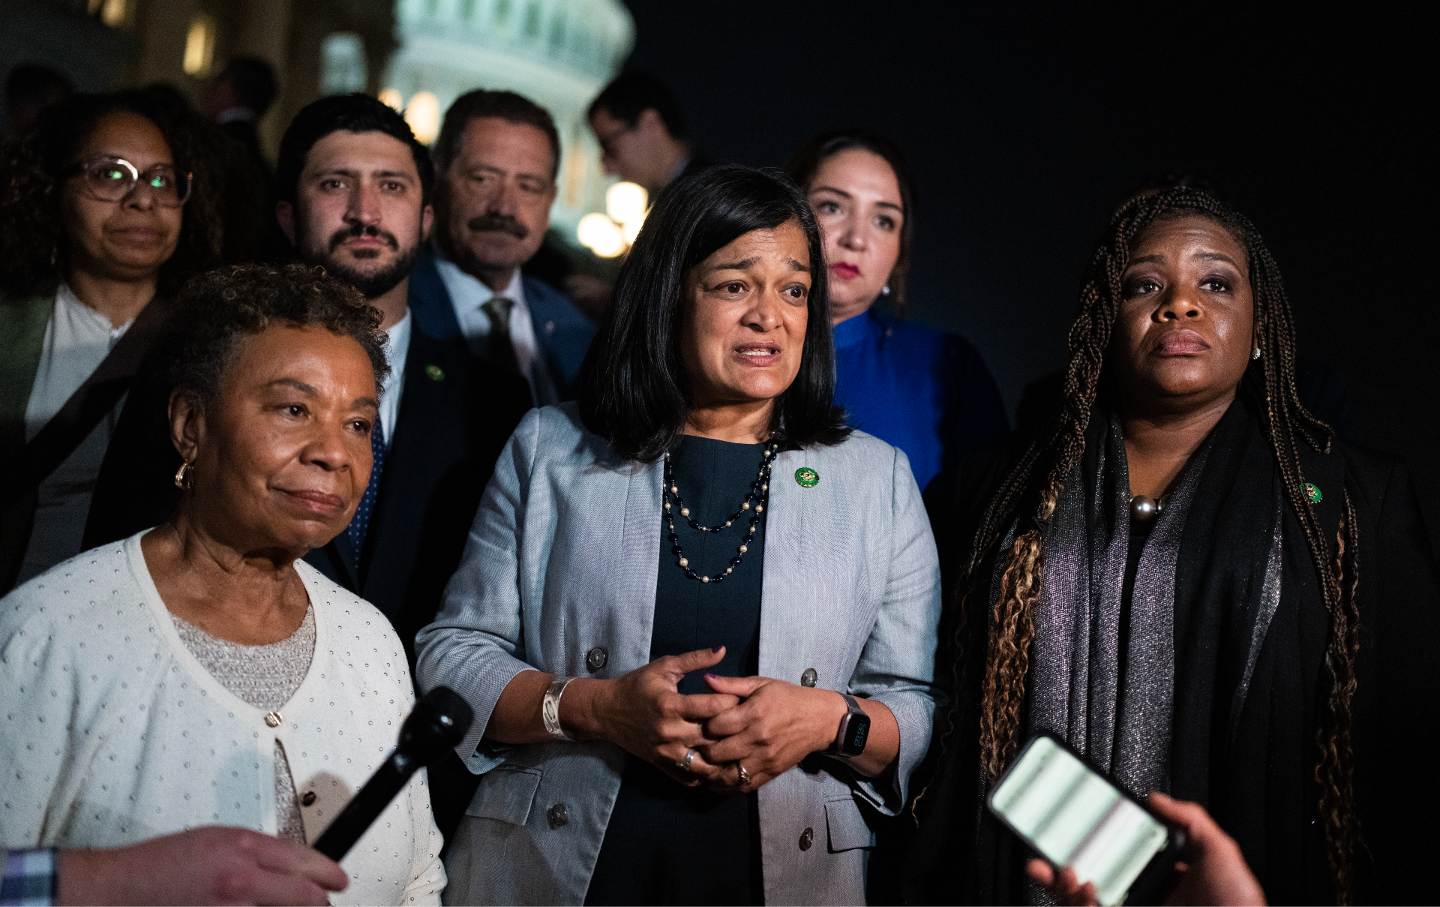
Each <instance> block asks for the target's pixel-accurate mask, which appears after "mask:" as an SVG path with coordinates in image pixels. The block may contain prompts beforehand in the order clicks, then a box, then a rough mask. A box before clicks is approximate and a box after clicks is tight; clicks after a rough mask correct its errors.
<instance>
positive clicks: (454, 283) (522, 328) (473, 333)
mask: <svg viewBox="0 0 1440 907" xmlns="http://www.w3.org/2000/svg"><path fill="white" fill-rule="evenodd" d="M435 267H436V269H437V270H438V271H439V272H440V280H441V282H442V283H444V284H445V291H446V292H448V293H449V294H450V304H451V305H452V306H454V307H455V320H456V321H458V322H460V333H461V334H464V335H465V339H466V341H467V342H469V344H470V348H471V349H472V350H474V351H475V352H476V353H477V354H478V355H481V356H484V355H486V354H487V353H488V352H489V349H490V316H489V315H487V314H485V309H484V305H485V303H487V302H489V301H490V300H491V299H494V298H495V297H497V296H498V297H501V298H504V299H509V300H511V301H513V302H514V303H515V305H514V307H513V308H511V310H510V346H511V347H512V348H513V349H514V350H515V364H516V365H517V366H518V367H519V369H520V374H521V375H523V376H524V377H525V380H526V381H527V382H528V383H529V384H530V398H531V400H533V401H534V402H535V404H536V405H537V406H543V405H545V404H546V403H555V402H557V398H556V395H555V391H554V387H555V382H554V380H553V379H552V378H551V375H550V372H549V370H548V369H547V368H546V367H545V357H544V356H542V355H541V354H540V344H539V342H538V341H537V340H536V339H535V321H534V319H532V318H531V317H530V307H529V306H528V305H527V304H526V302H525V285H524V283H523V282H522V281H521V279H520V269H519V268H516V269H515V273H514V274H512V275H511V276H510V283H509V284H508V285H507V286H506V287H505V288H504V289H503V290H501V291H500V292H498V293H497V292H495V291H494V290H492V289H490V288H489V287H488V286H486V285H485V283H484V282H483V281H481V280H480V279H479V278H478V277H474V276H472V275H470V274H467V273H466V272H465V271H463V270H462V269H461V268H460V266H459V265H457V264H456V263H455V262H453V261H451V260H450V259H448V258H446V257H445V253H444V252H442V251H440V249H439V247H436V250H435Z"/></svg>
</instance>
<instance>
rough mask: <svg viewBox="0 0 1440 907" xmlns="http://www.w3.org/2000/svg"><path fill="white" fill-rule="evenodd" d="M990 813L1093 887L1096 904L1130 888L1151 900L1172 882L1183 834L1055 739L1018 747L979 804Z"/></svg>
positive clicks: (1119, 898)
mask: <svg viewBox="0 0 1440 907" xmlns="http://www.w3.org/2000/svg"><path fill="white" fill-rule="evenodd" d="M986 805H987V806H988V807H989V809H990V812H992V813H994V814H995V816H996V817H997V818H998V819H999V820H1000V821H1001V822H1002V823H1004V824H1005V825H1006V826H1007V827H1008V828H1009V829H1010V830H1011V831H1013V832H1015V834H1017V835H1019V836H1020V838H1021V840H1023V841H1024V842H1025V843H1026V844H1027V845H1029V846H1030V847H1031V849H1033V850H1035V851H1036V852H1037V853H1039V854H1040V856H1041V857H1044V858H1045V859H1046V860H1047V861H1049V863H1050V864H1051V865H1052V866H1054V867H1055V868H1056V869H1060V868H1062V867H1065V866H1069V867H1070V868H1071V869H1073V870H1075V875H1076V877H1078V878H1079V879H1080V881H1081V882H1082V883H1084V882H1093V883H1094V884H1095V890H1096V893H1097V895H1098V897H1099V901H1100V903H1101V904H1103V905H1106V907H1110V905H1114V904H1121V903H1123V902H1124V901H1125V898H1126V897H1127V896H1128V895H1129V894H1130V892H1131V891H1132V890H1135V891H1136V893H1137V894H1140V892H1141V891H1144V892H1145V894H1144V900H1146V901H1147V902H1158V901H1159V900H1161V899H1162V898H1163V895H1164V894H1165V889H1166V886H1167V884H1170V883H1171V882H1172V880H1173V875H1174V866H1175V860H1176V859H1177V858H1178V856H1179V852H1180V849H1181V848H1182V847H1183V846H1184V843H1185V842H1184V834H1183V832H1181V831H1180V830H1179V829H1172V828H1171V827H1170V826H1168V825H1166V824H1165V823H1164V822H1162V821H1160V820H1159V819H1157V818H1156V817H1155V816H1153V815H1152V814H1151V813H1150V811H1149V810H1148V809H1146V808H1145V806H1144V805H1143V804H1142V803H1141V802H1140V801H1139V800H1136V799H1135V798H1134V797H1132V796H1130V795H1129V794H1127V793H1126V792H1125V791H1123V790H1121V789H1120V788H1118V787H1116V786H1115V784H1114V783H1113V782H1111V781H1110V779H1108V778H1106V777H1105V776H1104V775H1102V774H1101V773H1100V772H1098V771H1096V770H1095V769H1094V768H1091V767H1090V765H1089V764H1087V763H1086V762H1085V760H1084V759H1082V758H1080V756H1078V755H1076V754H1075V752H1074V751H1072V750H1071V749H1070V748H1069V747H1068V746H1066V745H1065V743H1063V742H1062V741H1060V740H1059V739H1057V738H1055V737H1052V736H1050V735H1049V734H1041V735H1039V736H1036V737H1035V738H1033V739H1031V740H1030V741H1029V742H1028V743H1026V744H1025V748H1024V749H1022V750H1021V751H1020V755H1019V756H1017V757H1016V758H1015V761H1014V762H1013V763H1012V764H1011V765H1010V767H1009V768H1007V769H1006V770H1005V773H1004V774H1003V775H1001V776H1000V780H999V782H998V783H996V785H995V787H994V788H993V789H992V790H991V791H990V796H989V797H988V798H987V800H986Z"/></svg>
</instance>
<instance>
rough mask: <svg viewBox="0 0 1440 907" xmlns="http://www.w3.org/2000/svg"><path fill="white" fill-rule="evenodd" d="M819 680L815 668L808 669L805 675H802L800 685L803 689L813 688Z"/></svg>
mask: <svg viewBox="0 0 1440 907" xmlns="http://www.w3.org/2000/svg"><path fill="white" fill-rule="evenodd" d="M819 679H820V675H819V674H817V673H815V669H814V668H806V669H805V673H803V674H801V675H800V685H801V686H802V687H813V686H814V685H815V682H816V681H818V680H819Z"/></svg>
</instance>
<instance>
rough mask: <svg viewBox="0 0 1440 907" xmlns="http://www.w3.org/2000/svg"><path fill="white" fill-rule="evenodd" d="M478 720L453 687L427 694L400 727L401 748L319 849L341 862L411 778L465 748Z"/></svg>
mask: <svg viewBox="0 0 1440 907" xmlns="http://www.w3.org/2000/svg"><path fill="white" fill-rule="evenodd" d="M474 717H475V716H474V713H472V712H471V711H470V705H469V703H467V702H466V701H465V700H464V699H461V698H460V694H459V693H456V692H455V691H454V690H452V689H450V688H449V687H436V688H435V689H433V690H431V691H430V692H428V693H426V694H425V695H424V697H422V698H421V699H420V701H419V702H417V703H415V708H414V710H412V711H411V712H410V714H409V715H408V716H407V717H406V718H405V723H404V724H402V725H401V726H400V744H399V746H397V747H395V752H393V753H391V754H390V758H389V759H386V760H385V762H384V764H382V765H381V766H380V767H379V768H378V769H376V770H375V774H373V775H371V776H370V780H369V781H366V782H365V786H364V787H362V788H360V792H359V793H358V794H356V795H355V798H354V799H353V800H351V801H350V802H349V803H347V804H346V805H345V808H344V809H343V810H341V811H340V815H338V816H336V817H335V821H334V822H331V823H330V827H329V828H327V829H325V831H324V832H323V833H322V834H321V835H320V839H319V840H318V841H316V842H315V849H316V850H318V851H320V852H321V853H323V854H324V855H325V856H327V857H329V858H330V859H332V860H334V861H335V862H337V863H338V862H340V860H341V858H342V857H344V856H345V854H346V853H348V852H349V851H350V848H351V847H354V846H355V842H356V841H358V840H360V836H361V835H363V834H365V829H367V828H369V827H370V824H371V823H372V822H374V821H375V820H376V819H377V818H379V816H380V813H382V812H384V811H385V807H387V806H389V805H390V801H391V800H394V799H395V795H396V794H398V793H400V789H401V788H402V787H404V786H405V782H406V781H409V780H410V776H411V775H413V774H415V772H417V771H419V770H420V768H421V767H422V766H425V765H429V764H430V763H431V762H434V761H435V760H436V759H437V758H439V757H440V756H442V755H443V754H444V753H445V751H446V750H450V749H454V748H455V747H456V746H458V745H459V743H460V741H461V739H463V738H464V736H465V734H466V733H467V732H468V731H469V730H470V722H471V721H472V720H473V719H474Z"/></svg>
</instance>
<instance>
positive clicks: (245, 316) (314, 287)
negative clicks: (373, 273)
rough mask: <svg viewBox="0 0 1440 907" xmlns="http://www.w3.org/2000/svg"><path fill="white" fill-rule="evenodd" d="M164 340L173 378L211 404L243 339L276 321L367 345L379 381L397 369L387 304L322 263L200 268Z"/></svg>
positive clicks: (180, 388)
mask: <svg viewBox="0 0 1440 907" xmlns="http://www.w3.org/2000/svg"><path fill="white" fill-rule="evenodd" d="M175 311H176V314H175V318H174V322H173V324H172V326H171V327H170V328H169V330H170V332H171V333H170V335H169V339H168V340H167V342H166V344H165V348H166V349H167V350H169V351H170V352H171V359H170V361H169V364H168V367H167V378H168V386H169V387H172V388H174V393H177V394H185V395H189V396H190V397H191V398H192V399H194V400H195V401H196V402H197V403H198V404H199V406H200V407H201V408H202V409H204V408H206V407H208V406H210V405H211V404H212V403H214V401H215V399H216V397H217V396H218V394H219V393H220V386H221V384H222V383H223V381H224V377H225V370H226V368H228V367H229V365H230V362H231V360H233V359H234V357H235V352H236V350H237V349H238V348H239V345H240V341H241V340H242V339H244V338H245V337H251V336H254V335H256V334H259V333H260V332H261V331H264V330H265V329H266V328H267V327H269V326H270V325H271V324H274V323H276V322H279V323H282V324H287V325H292V326H294V327H321V328H324V329H325V330H327V331H329V332H330V333H332V334H335V335H336V336H338V337H349V338H351V339H353V340H354V341H355V342H356V343H358V344H360V346H361V347H363V348H364V350H365V353H366V355H368V356H369V357H370V365H371V367H372V368H373V369H374V370H375V384H376V386H377V387H378V386H380V385H382V384H383V383H384V380H385V376H386V375H388V374H389V373H390V366H389V363H388V362H387V361H386V358H385V332H384V331H382V330H381V329H380V320H381V319H380V311H379V310H378V309H376V308H375V307H374V306H371V305H369V304H367V303H366V302H365V297H363V296H361V295H360V292H359V291H358V290H356V289H355V288H354V287H352V286H350V285H349V284H347V283H345V282H344V281H341V280H337V279H335V278H333V277H331V276H330V275H329V274H327V273H325V269H324V268H321V267H318V266H315V265H300V264H291V265H281V266H278V267H276V266H271V265H230V266H227V267H224V268H217V269H216V270H214V271H209V272H207V273H205V274H201V275H199V276H197V277H196V278H194V279H193V280H191V281H190V282H189V283H187V284H186V285H185V288H184V289H183V290H182V291H181V293H180V299H179V300H178V305H177V306H176V310H175Z"/></svg>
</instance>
